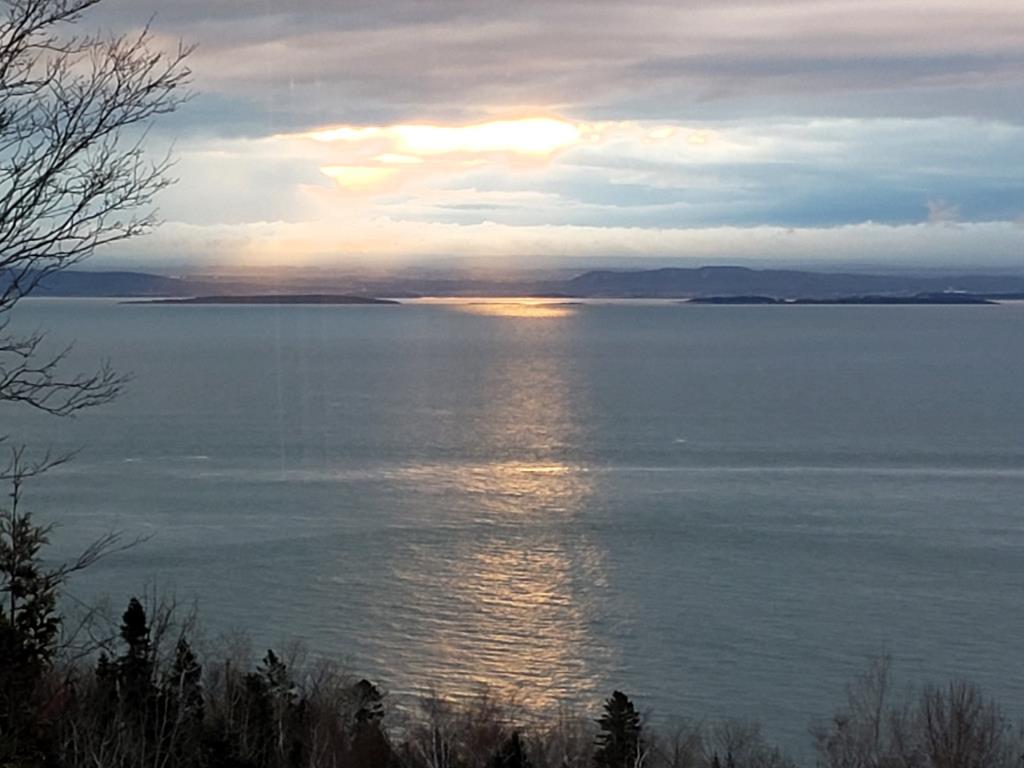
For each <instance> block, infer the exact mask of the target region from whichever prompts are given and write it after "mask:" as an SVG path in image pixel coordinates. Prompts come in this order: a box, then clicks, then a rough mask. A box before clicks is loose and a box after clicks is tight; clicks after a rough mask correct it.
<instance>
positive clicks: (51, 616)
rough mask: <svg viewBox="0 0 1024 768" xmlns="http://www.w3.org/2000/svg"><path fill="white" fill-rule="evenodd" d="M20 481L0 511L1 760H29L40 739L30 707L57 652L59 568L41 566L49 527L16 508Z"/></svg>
mask: <svg viewBox="0 0 1024 768" xmlns="http://www.w3.org/2000/svg"><path fill="white" fill-rule="evenodd" d="M20 480H21V478H20V477H19V476H17V475H16V476H15V478H14V490H13V492H12V493H11V499H12V501H11V505H10V508H9V509H6V510H2V511H0V764H5V763H11V764H19V765H20V764H22V763H24V764H25V765H30V764H31V762H30V759H33V760H34V759H35V756H37V755H38V754H39V750H40V749H41V744H42V742H41V734H40V733H39V729H38V728H37V727H36V726H37V723H36V722H35V717H34V715H35V713H34V707H35V702H36V693H37V690H38V686H39V683H40V682H41V680H42V677H43V675H44V674H45V672H46V671H47V670H48V669H49V668H50V665H51V663H52V661H53V656H54V653H55V652H56V644H57V636H58V633H59V631H60V617H59V616H58V615H57V613H56V604H57V589H58V587H59V585H60V583H61V581H62V578H63V575H64V571H63V570H55V571H46V570H44V569H43V567H42V562H41V558H40V554H39V553H40V550H41V549H42V548H43V547H44V546H45V545H46V544H47V543H48V535H49V532H50V529H49V528H47V527H41V526H37V525H35V524H34V523H33V522H32V516H31V515H30V514H26V513H22V512H20V511H19V509H18V502H19V499H20ZM30 755H31V756H33V757H32V758H30V757H29V756H30Z"/></svg>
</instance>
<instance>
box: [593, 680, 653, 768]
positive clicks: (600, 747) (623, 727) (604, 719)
mask: <svg viewBox="0 0 1024 768" xmlns="http://www.w3.org/2000/svg"><path fill="white" fill-rule="evenodd" d="M597 723H598V725H599V726H600V728H601V732H600V733H599V734H598V736H597V751H596V752H595V753H594V765H595V766H596V768H634V766H637V765H639V764H641V758H642V756H643V753H644V745H643V739H642V730H643V726H642V724H641V722H640V715H639V713H638V712H637V711H636V708H635V707H634V706H633V702H632V701H630V700H629V697H628V696H626V694H624V693H622V692H621V691H615V692H614V693H612V695H611V697H610V698H609V699H608V700H607V701H605V704H604V715H602V716H601V719H600V720H598V721H597Z"/></svg>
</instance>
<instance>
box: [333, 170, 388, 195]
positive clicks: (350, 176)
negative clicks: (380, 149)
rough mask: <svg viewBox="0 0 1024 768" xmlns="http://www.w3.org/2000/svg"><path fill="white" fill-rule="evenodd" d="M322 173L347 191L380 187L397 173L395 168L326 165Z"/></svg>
mask: <svg viewBox="0 0 1024 768" xmlns="http://www.w3.org/2000/svg"><path fill="white" fill-rule="evenodd" d="M320 172H321V173H322V174H323V175H324V176H326V177H328V178H329V179H333V180H334V181H335V182H336V183H337V184H338V186H341V187H344V188H345V189H352V190H362V189H369V188H371V187H376V186H379V185H380V184H381V183H382V182H385V181H387V180H388V179H389V178H391V176H392V175H394V173H395V169H394V168H378V167H375V166H366V165H326V166H324V167H323V168H321V169H320Z"/></svg>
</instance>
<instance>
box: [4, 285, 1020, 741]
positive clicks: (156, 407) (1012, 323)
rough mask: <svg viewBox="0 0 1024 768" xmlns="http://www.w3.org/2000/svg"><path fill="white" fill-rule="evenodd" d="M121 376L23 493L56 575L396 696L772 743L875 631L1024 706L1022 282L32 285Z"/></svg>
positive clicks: (55, 318)
mask: <svg viewBox="0 0 1024 768" xmlns="http://www.w3.org/2000/svg"><path fill="white" fill-rule="evenodd" d="M26 307H27V311H26V312H25V313H24V315H25V316H29V315H31V317H28V320H29V321H31V322H32V323H33V324H38V323H40V322H41V323H44V324H46V325H48V326H49V327H51V328H52V329H53V330H54V332H55V333H57V334H60V333H62V332H64V333H70V332H71V330H70V329H73V332H74V333H75V334H76V335H77V337H78V340H79V345H78V354H79V355H80V356H81V358H82V359H83V360H90V359H95V358H96V357H111V358H113V359H114V360H115V361H116V362H117V363H118V364H119V365H120V366H121V367H122V368H123V369H126V370H130V371H132V372H133V373H135V375H136V380H135V383H134V384H133V386H132V389H131V391H130V392H129V394H128V395H127V396H126V397H124V398H123V399H122V400H121V401H119V402H118V403H116V404H114V405H113V406H111V407H110V408H107V409H105V411H104V412H103V413H96V414H90V415H88V416H87V417H84V418H82V419H80V420H78V421H77V422H74V423H71V424H69V423H67V422H62V423H61V424H60V425H58V426H53V425H52V423H39V422H36V421H31V420H26V421H23V422H15V423H14V424H13V425H12V430H11V431H13V432H15V433H17V432H18V430H19V429H20V430H23V431H29V432H32V433H34V434H38V435H41V436H44V437H45V436H48V437H49V438H50V439H52V440H53V441H54V442H56V443H58V444H74V445H77V444H84V445H85V446H86V451H85V453H84V454H83V455H82V457H81V458H80V459H79V460H78V461H76V463H75V464H73V465H71V466H69V467H67V468H66V469H64V470H63V471H62V472H61V473H60V474H57V475H54V476H53V477H52V478H50V479H48V480H47V481H46V482H45V483H42V484H40V485H39V487H38V488H37V489H35V490H34V491H33V501H34V502H35V507H36V508H37V509H39V510H40V512H41V513H42V514H44V515H53V516H55V517H59V518H60V519H61V524H62V527H61V530H60V532H59V539H58V542H57V544H58V546H59V547H61V548H63V549H62V551H71V550H72V549H73V547H74V546H75V545H77V544H78V543H80V542H81V541H84V540H87V539H88V538H89V537H90V536H92V535H95V534H96V533H98V532H102V531H105V530H107V529H108V528H109V527H110V526H111V525H115V526H118V527H121V528H124V529H126V530H127V531H128V532H130V533H133V534H134V533H140V534H147V533H152V534H154V538H153V539H152V540H151V541H150V542H149V543H147V544H146V545H145V546H144V547H140V548H138V549H136V550H133V551H131V552H128V553H126V554H124V555H121V556H119V557H117V558H114V559H111V560H108V561H104V562H103V563H102V564H101V565H100V566H98V567H97V568H96V569H94V570H93V571H92V572H90V573H89V574H88V575H87V577H84V578H83V579H81V580H80V581H79V582H78V583H77V584H76V590H77V591H78V592H77V593H78V595H79V596H80V597H83V598H89V597H91V596H93V595H95V594H97V593H103V592H106V593H109V594H111V595H112V596H114V597H115V598H116V599H117V600H118V601H120V600H122V599H124V598H125V597H126V596H127V595H128V594H129V593H130V592H132V591H135V590H137V589H139V588H140V586H141V585H143V584H144V583H146V582H147V580H148V581H155V582H156V583H158V584H159V585H160V586H163V587H167V588H173V589H175V590H176V591H177V592H178V594H179V595H180V596H182V597H184V598H190V597H191V596H193V595H195V596H197V597H198V599H199V602H200V606H201V611H202V615H203V617H204V621H205V623H206V624H207V625H209V626H210V627H211V630H213V631H221V630H224V629H228V628H242V629H245V630H247V631H248V632H250V633H251V634H253V635H254V638H255V641H256V642H257V643H258V644H261V645H262V644H270V643H274V644H278V643H280V642H281V641H282V640H284V639H290V638H300V639H302V640H304V641H305V642H306V643H307V644H308V645H309V646H310V648H311V649H312V650H313V651H314V652H318V653H325V654H329V655H332V656H341V657H343V658H345V657H347V659H348V661H349V663H350V664H351V666H352V667H353V668H354V669H356V670H357V671H359V672H360V673H366V674H370V675H372V676H375V677H378V678H381V679H383V680H384V681H385V683H386V685H387V686H389V687H390V688H391V689H392V690H393V691H396V692H398V693H403V692H415V691H425V690H428V689H431V688H438V689H440V690H441V691H442V692H443V693H445V694H448V695H453V696H467V695H471V694H473V693H475V692H477V691H478V690H479V689H480V687H481V686H486V687H488V688H489V689H490V690H491V691H492V692H494V693H497V694H499V695H502V696H508V697H514V698H516V699H518V700H519V701H521V702H523V703H526V704H529V705H530V706H531V707H535V708H538V709H543V708H545V707H550V708H554V707H556V706H559V705H560V704H562V703H566V702H568V703H575V704H585V705H587V706H593V705H594V704H595V702H596V701H597V700H599V698H600V697H602V696H603V695H605V694H606V693H607V692H608V691H609V689H610V688H611V687H613V686H617V687H622V688H625V689H627V690H629V691H630V692H633V693H635V694H636V695H637V698H638V699H639V700H640V702H641V704H642V706H645V707H652V708H653V709H654V710H655V713H656V715H657V714H660V715H687V716H690V717H695V718H700V717H705V716H708V717H716V716H723V715H735V716H741V717H758V718H761V719H763V720H764V721H765V722H766V725H767V726H768V729H769V732H770V733H771V734H773V735H775V736H777V737H779V738H781V739H783V740H784V741H787V742H788V743H789V744H791V745H802V744H804V743H805V742H806V727H807V725H808V722H809V721H810V720H811V719H812V718H813V717H815V716H820V715H823V714H825V713H827V712H828V711H829V709H830V707H831V706H833V705H834V704H835V703H836V702H838V701H839V699H840V698H841V696H842V687H843V684H844V682H845V681H846V679H848V678H849V677H850V676H851V675H852V674H854V673H856V672H857V671H859V670H860V669H861V668H862V666H863V663H864V658H865V657H866V656H868V655H870V654H873V653H877V652H880V651H889V652H891V653H892V654H893V655H894V656H895V658H896V660H897V672H898V673H899V672H902V674H903V675H904V678H905V679H911V678H914V679H922V678H925V677H941V676H948V675H957V676H960V675H962V676H968V677H974V678H977V679H978V680H979V681H980V682H982V683H983V684H985V685H986V686H987V687H988V688H989V689H990V690H991V691H992V693H994V694H996V695H998V696H1000V697H1002V698H1003V699H1004V701H1006V702H1007V703H1008V704H1010V705H1011V706H1015V707H1016V708H1017V709H1018V711H1020V710H1021V709H1024V681H1022V680H1021V679H1019V678H1018V677H1016V676H1014V675H1013V674H1010V673H1011V672H1012V671H1013V670H1015V669H1016V664H1017V656H1018V654H1019V638H1020V637H1022V636H1024V619H1022V616H1021V612H1020V609H1019V606H1018V605H1017V603H1018V602H1019V595H1020V593H1021V588H1022V587H1024V531H1022V526H1021V522H1020V520H1021V518H1020V514H1021V511H1020V504H1019V500H1020V498H1021V497H1022V492H1024V444H1022V440H1021V435H1022V434H1024V409H1021V408H1020V395H1019V386H1020V381H1022V380H1024V334H1020V333H1019V325H1020V324H1019V321H1020V318H1021V315H1020V313H1019V312H1017V311H1015V310H1014V309H1013V308H1003V307H997V308H990V307H980V308H968V307H910V308H826V307H815V308H776V307H768V308H743V307H735V308H720V307H702V308H696V307H675V306H652V307H632V306H606V307H596V306H575V305H568V304H565V303H564V302H527V303H519V302H508V301H504V302H467V303H463V304H460V305H458V306H454V307H452V306H445V305H437V306H434V305H428V306H412V307H400V308H379V307H372V308H355V307H335V308H324V307H318V308H301V307H138V306H131V307H129V306H119V305H115V304H111V303H104V302H28V303H26Z"/></svg>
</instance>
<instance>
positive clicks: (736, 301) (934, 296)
mask: <svg viewBox="0 0 1024 768" xmlns="http://www.w3.org/2000/svg"><path fill="white" fill-rule="evenodd" d="M684 303H686V304H729V305H746V306H750V305H762V304H771V305H782V306H795V305H803V304H843V305H849V304H857V305H860V304H864V305H875V304H899V305H907V304H913V305H919V304H972V305H974V304H998V303H999V302H998V301H993V300H992V298H989V297H988V296H979V295H976V294H973V293H960V292H953V291H949V292H942V293H917V294H914V295H913V296H836V297H830V298H797V299H780V298H776V297H774V296H695V297H694V298H692V299H687V300H686V301H685V302H684Z"/></svg>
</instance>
